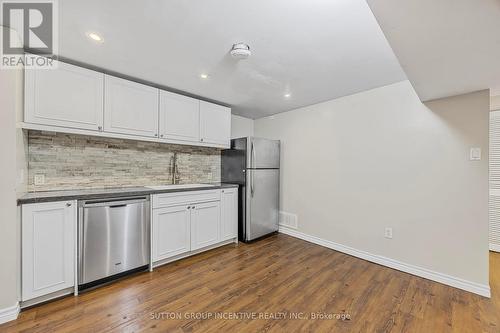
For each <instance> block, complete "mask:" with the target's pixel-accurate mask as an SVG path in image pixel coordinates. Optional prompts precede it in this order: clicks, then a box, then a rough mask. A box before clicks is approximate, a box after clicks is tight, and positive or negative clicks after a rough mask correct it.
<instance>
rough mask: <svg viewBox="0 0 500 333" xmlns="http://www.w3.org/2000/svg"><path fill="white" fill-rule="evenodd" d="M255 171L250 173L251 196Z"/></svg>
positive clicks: (251, 194)
mask: <svg viewBox="0 0 500 333" xmlns="http://www.w3.org/2000/svg"><path fill="white" fill-rule="evenodd" d="M253 174H254V173H253V172H251V173H250V196H251V197H252V198H253Z"/></svg>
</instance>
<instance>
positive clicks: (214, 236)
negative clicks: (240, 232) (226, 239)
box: [191, 201, 220, 251]
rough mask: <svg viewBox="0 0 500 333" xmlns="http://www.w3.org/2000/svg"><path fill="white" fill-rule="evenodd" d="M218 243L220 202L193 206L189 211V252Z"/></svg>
mask: <svg viewBox="0 0 500 333" xmlns="http://www.w3.org/2000/svg"><path fill="white" fill-rule="evenodd" d="M219 241H220V201H214V202H206V203H201V204H195V205H193V208H192V209H191V251H194V250H197V249H200V248H202V247H205V246H209V245H213V244H216V243H218V242H219Z"/></svg>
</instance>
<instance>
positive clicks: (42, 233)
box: [21, 201, 76, 301]
mask: <svg viewBox="0 0 500 333" xmlns="http://www.w3.org/2000/svg"><path fill="white" fill-rule="evenodd" d="M75 230H76V203H75V202H67V201H65V202H50V203H39V204H29V205H23V207H22V287H21V288H22V300H23V301H26V300H29V299H33V298H36V297H39V296H43V295H47V294H50V293H52V292H55V291H59V290H63V289H66V288H70V287H72V286H74V284H75V275H74V274H75V257H76V251H75V249H76V243H75V242H76V239H75Z"/></svg>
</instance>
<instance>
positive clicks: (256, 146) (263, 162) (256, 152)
mask: <svg viewBox="0 0 500 333" xmlns="http://www.w3.org/2000/svg"><path fill="white" fill-rule="evenodd" d="M279 167H280V142H279V141H278V140H268V139H261V138H254V137H249V138H248V139H247V168H249V169H278V168H279Z"/></svg>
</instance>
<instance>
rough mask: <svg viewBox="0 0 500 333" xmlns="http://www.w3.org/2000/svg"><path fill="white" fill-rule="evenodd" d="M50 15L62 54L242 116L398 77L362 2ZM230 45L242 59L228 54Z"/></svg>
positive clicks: (200, 2) (169, 6)
mask: <svg viewBox="0 0 500 333" xmlns="http://www.w3.org/2000/svg"><path fill="white" fill-rule="evenodd" d="M59 14H60V15H59V17H60V21H59V22H60V23H59V24H60V29H59V31H60V33H59V36H60V41H59V54H60V55H61V56H62V57H65V58H68V59H72V60H75V61H79V62H83V63H87V64H90V65H94V66H98V67H102V68H105V69H108V70H111V71H115V72H118V73H122V74H125V75H129V76H132V77H136V78H138V79H143V80H147V81H150V82H154V83H157V84H160V85H164V86H166V87H170V88H172V89H177V90H181V91H185V92H187V93H190V94H194V95H197V96H201V97H204V98H208V99H212V100H215V101H218V102H221V103H225V104H228V105H231V106H232V107H233V113H235V114H239V115H242V116H246V117H250V118H258V117H262V116H267V115H271V114H274V113H278V112H282V111H286V110H290V109H293V108H297V107H301V106H305V105H310V104H314V103H318V102H321V101H325V100H328V99H333V98H337V97H340V96H344V95H348V94H352V93H355V92H359V91H363V90H367V89H371V88H374V87H379V86H383V85H387V84H390V83H394V82H397V81H401V80H404V79H405V78H406V77H405V74H404V72H403V71H402V69H401V67H400V66H399V63H398V61H397V59H396V57H395V56H394V54H393V52H392V51H391V49H390V47H389V45H388V43H387V41H386V39H385V37H384V36H383V34H382V32H381V30H380V27H379V26H378V24H377V22H376V20H375V18H374V17H373V14H372V13H371V11H370V9H369V7H368V5H367V4H366V2H365V1H364V0H334V1H330V0H272V1H271V0H253V1H248V0H211V1H207V0H197V1H195V0H189V1H188V0H161V1H159V0H143V1H137V0H136V1H132V0H108V1H102V0H64V1H59ZM89 31H94V32H97V33H99V34H100V35H101V36H102V37H103V38H104V42H103V43H101V44H99V43H95V42H93V41H91V40H89V39H88V38H87V37H86V33H87V32H89ZM236 42H245V43H248V44H249V45H250V47H251V51H252V56H251V57H250V58H249V59H248V60H242V61H239V62H238V61H236V60H234V59H232V58H231V57H230V56H229V54H228V52H229V50H230V48H231V45H232V44H233V43H236ZM200 73H208V74H209V75H210V78H209V79H208V80H205V81H203V80H201V79H200V77H199V75H200ZM286 92H290V93H291V97H290V98H289V99H286V98H284V94H285V93H286Z"/></svg>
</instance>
